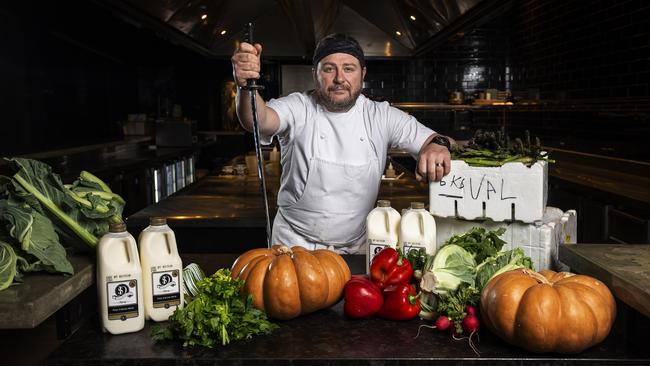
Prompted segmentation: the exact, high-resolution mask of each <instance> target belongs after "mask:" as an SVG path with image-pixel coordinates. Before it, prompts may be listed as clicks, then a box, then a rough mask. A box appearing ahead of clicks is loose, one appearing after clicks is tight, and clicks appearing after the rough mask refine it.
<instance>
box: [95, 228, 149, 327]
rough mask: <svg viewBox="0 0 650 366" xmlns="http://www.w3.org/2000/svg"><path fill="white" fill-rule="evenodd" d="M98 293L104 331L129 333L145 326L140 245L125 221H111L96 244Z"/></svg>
mask: <svg viewBox="0 0 650 366" xmlns="http://www.w3.org/2000/svg"><path fill="white" fill-rule="evenodd" d="M97 292H98V293H99V307H100V312H101V322H102V330H103V331H104V332H109V333H112V334H121V333H130V332H137V331H139V330H140V329H142V328H143V327H144V316H145V315H144V307H143V301H142V269H141V268H140V258H139V256H138V247H137V246H136V244H135V239H134V238H133V236H131V234H129V232H128V231H126V224H124V223H123V222H120V223H111V224H110V226H109V232H108V233H107V234H106V235H104V236H102V238H101V240H100V241H99V244H98V245H97Z"/></svg>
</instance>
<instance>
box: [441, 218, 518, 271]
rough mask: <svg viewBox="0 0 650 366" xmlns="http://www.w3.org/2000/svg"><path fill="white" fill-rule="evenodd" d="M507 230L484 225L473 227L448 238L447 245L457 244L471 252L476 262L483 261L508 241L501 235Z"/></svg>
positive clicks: (493, 254)
mask: <svg viewBox="0 0 650 366" xmlns="http://www.w3.org/2000/svg"><path fill="white" fill-rule="evenodd" d="M505 232H506V229H505V228H499V229H497V230H485V228H482V227H473V228H472V229H471V230H470V231H468V232H466V233H464V234H461V235H454V236H452V237H451V238H449V239H447V241H446V242H445V245H449V244H455V245H458V246H460V247H462V248H463V249H465V250H467V251H468V252H470V253H471V254H472V255H473V256H474V259H475V260H476V263H479V264H480V263H482V262H483V261H484V260H485V259H486V258H488V257H492V256H495V255H496V254H497V252H498V251H500V250H501V248H503V245H504V244H505V243H506V242H505V240H503V239H501V238H500V236H501V235H503V234H504V233H505Z"/></svg>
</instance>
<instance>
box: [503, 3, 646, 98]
mask: <svg viewBox="0 0 650 366" xmlns="http://www.w3.org/2000/svg"><path fill="white" fill-rule="evenodd" d="M514 6H515V7H514V9H512V14H513V16H512V23H511V24H512V25H511V27H512V28H511V31H510V32H509V33H510V34H511V44H512V50H513V52H512V53H511V58H512V75H513V81H512V83H513V86H514V87H515V88H521V89H524V88H539V89H540V92H541V97H542V98H543V99H568V100H575V99H587V98H610V97H614V98H621V97H647V96H648V92H649V90H648V83H649V82H650V58H649V57H648V55H649V54H650V3H648V2H646V1H639V0H624V1H604V0H603V1H589V2H585V1H561V0H551V1H549V0H545V1H540V0H527V1H518V2H515V5H514Z"/></svg>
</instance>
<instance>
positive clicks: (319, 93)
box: [316, 86, 361, 112]
mask: <svg viewBox="0 0 650 366" xmlns="http://www.w3.org/2000/svg"><path fill="white" fill-rule="evenodd" d="M341 88H342V89H343V90H347V91H350V96H349V97H348V98H345V99H343V100H339V101H336V100H334V98H333V97H331V96H330V95H329V93H328V92H329V91H334V90H335V89H336V88H334V87H330V88H329V89H328V90H327V91H323V90H322V88H316V97H317V100H318V103H319V104H320V105H322V106H323V107H325V109H327V110H328V111H330V112H347V111H348V110H350V108H352V106H354V103H356V102H357V98H358V97H359V95H361V88H359V89H357V90H352V91H351V89H350V88H348V87H347V86H343V87H341Z"/></svg>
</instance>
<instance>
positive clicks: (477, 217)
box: [429, 160, 577, 271]
mask: <svg viewBox="0 0 650 366" xmlns="http://www.w3.org/2000/svg"><path fill="white" fill-rule="evenodd" d="M451 166H452V168H451V171H450V172H449V174H448V175H447V176H445V177H444V178H443V179H442V180H441V181H439V182H431V183H430V184H429V200H430V202H429V203H430V205H429V210H430V212H431V213H432V214H433V215H434V216H436V223H437V239H436V241H437V243H438V246H441V245H442V244H444V242H445V241H446V240H447V239H448V238H449V237H451V236H452V235H457V234H462V233H464V232H466V231H468V230H469V229H471V228H472V227H475V226H480V227H484V228H486V229H489V230H495V229H497V228H499V227H505V228H506V233H505V234H504V236H503V237H502V238H503V239H504V240H505V241H506V245H505V246H504V250H508V249H512V248H515V247H521V248H522V249H523V250H524V252H525V253H526V255H527V256H529V257H531V259H532V260H533V264H534V265H535V269H536V270H538V271H539V270H542V269H555V270H568V267H566V266H565V265H564V264H562V263H561V262H559V260H558V257H557V250H558V246H559V245H560V244H564V243H566V244H569V243H575V240H576V231H577V228H576V212H575V210H569V211H567V212H562V211H561V210H559V209H557V208H553V207H546V202H547V195H548V163H547V162H545V161H537V162H536V163H535V164H533V165H532V166H530V167H527V166H525V165H524V164H522V163H506V164H504V165H503V166H501V167H472V166H469V165H468V164H467V163H465V162H464V161H462V160H454V161H452V164H451Z"/></svg>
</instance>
